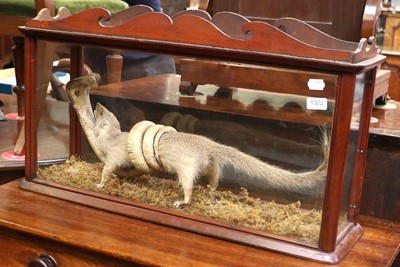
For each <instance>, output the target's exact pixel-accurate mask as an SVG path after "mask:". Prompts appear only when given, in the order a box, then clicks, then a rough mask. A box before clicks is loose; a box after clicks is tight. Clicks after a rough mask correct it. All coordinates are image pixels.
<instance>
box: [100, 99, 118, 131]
mask: <svg viewBox="0 0 400 267" xmlns="http://www.w3.org/2000/svg"><path fill="white" fill-rule="evenodd" d="M94 117H95V121H96V122H95V128H96V129H97V130H99V131H102V130H104V131H108V130H113V129H114V130H113V131H115V130H116V129H118V130H121V125H120V124H119V121H118V120H117V118H116V117H115V116H114V114H113V113H111V112H110V111H109V110H108V109H107V108H106V107H104V106H103V105H102V104H100V103H97V104H96V109H95V110H94Z"/></svg>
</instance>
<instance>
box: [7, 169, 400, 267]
mask: <svg viewBox="0 0 400 267" xmlns="http://www.w3.org/2000/svg"><path fill="white" fill-rule="evenodd" d="M0 174H2V173H0ZM3 176H4V173H3ZM18 184H19V181H18V180H15V181H12V182H9V183H6V184H3V185H1V186H0V199H1V202H0V228H5V229H10V230H13V231H18V232H20V233H26V234H32V235H34V236H37V237H41V238H44V239H46V240H52V241H55V242H58V243H63V244H67V245H71V246H73V247H76V248H79V249H87V250H90V251H92V252H95V253H100V254H102V255H107V256H111V257H118V258H120V259H123V260H125V261H127V262H135V263H139V264H144V265H147V266H257V267H258V266H283V267H284V266H291V267H293V266H309V267H317V266H335V265H326V264H321V263H317V262H312V261H308V260H303V259H298V258H295V257H291V256H285V255H282V254H279V253H274V252H270V251H266V250H261V249H257V248H253V247H248V246H244V245H240V244H236V243H231V242H227V241H223V240H219V239H214V238H210V237H207V236H203V235H198V234H194V233H190V232H185V231H181V230H177V229H172V228H168V227H165V226H161V225H157V224H152V223H147V222H144V221H140V220H135V219H131V218H127V217H124V216H120V215H116V214H112V213H109V212H104V211H100V210H97V209H93V208H89V207H85V206H83V205H79V204H73V203H70V202H67V201H63V200H59V199H56V198H53V197H48V196H43V195H39V194H35V193H32V192H28V191H24V190H21V189H19V188H18ZM361 224H362V225H363V228H364V230H365V233H364V235H363V237H362V238H361V240H360V241H359V242H358V243H357V244H356V245H355V247H354V248H353V250H352V251H351V252H350V254H349V255H348V256H347V257H346V258H345V259H344V261H343V262H342V263H341V264H340V265H336V266H365V267H368V266H371V267H372V266H373V267H379V266H390V265H391V263H392V262H393V260H394V259H395V257H396V255H397V253H398V252H399V244H400V223H399V222H393V221H386V220H381V219H375V218H371V217H365V216H362V217H361ZM116 255H118V256H116Z"/></svg>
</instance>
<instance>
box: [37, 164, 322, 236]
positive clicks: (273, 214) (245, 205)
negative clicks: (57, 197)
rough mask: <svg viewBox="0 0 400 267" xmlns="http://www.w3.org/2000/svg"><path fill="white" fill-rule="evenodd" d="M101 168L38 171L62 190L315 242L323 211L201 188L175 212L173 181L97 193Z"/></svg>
mask: <svg viewBox="0 0 400 267" xmlns="http://www.w3.org/2000/svg"><path fill="white" fill-rule="evenodd" d="M102 167H103V165H102V164H101V163H95V164H93V163H88V162H85V161H82V160H78V159H76V158H74V157H71V158H70V159H69V160H67V161H66V162H65V163H64V164H60V165H52V166H49V167H44V168H41V169H40V171H39V175H40V176H39V177H40V178H41V179H43V180H47V181H52V182H56V183H59V184H62V185H66V186H71V187H75V188H80V189H85V190H91V191H96V192H100V193H104V194H107V195H111V196H115V197H119V198H123V199H127V200H133V201H135V202H140V203H145V204H148V205H154V206H158V207H163V208H168V209H173V210H177V211H180V212H183V213H187V214H192V215H198V216H202V217H206V218H210V219H215V220H219V221H223V222H227V223H229V224H233V225H240V226H245V227H249V228H252V229H257V230H261V231H265V232H269V233H273V234H277V235H284V236H289V237H294V238H298V239H301V240H303V241H305V242H312V243H315V242H317V241H318V237H319V232H320V225H321V217H322V212H321V211H319V210H304V209H301V204H300V202H295V203H292V204H286V205H282V204H277V203H274V202H263V201H261V200H260V199H258V198H254V197H251V196H249V194H248V192H247V190H246V189H244V188H242V189H241V191H240V192H239V193H237V194H235V193H232V192H230V191H220V190H218V189H217V191H215V192H213V193H211V191H210V190H209V189H208V188H206V187H203V186H200V185H196V186H195V187H194V188H193V196H192V203H191V204H190V205H188V206H185V207H183V208H182V207H181V208H175V207H173V203H174V202H175V201H177V200H180V199H182V198H183V192H182V190H181V188H180V187H179V184H178V182H177V181H175V180H170V179H162V178H156V177H154V176H151V175H143V176H140V177H129V178H119V177H117V176H113V177H111V178H110V179H109V181H108V182H107V184H106V186H105V187H104V188H102V189H99V188H97V187H96V184H97V183H99V181H100V177H101V170H102Z"/></svg>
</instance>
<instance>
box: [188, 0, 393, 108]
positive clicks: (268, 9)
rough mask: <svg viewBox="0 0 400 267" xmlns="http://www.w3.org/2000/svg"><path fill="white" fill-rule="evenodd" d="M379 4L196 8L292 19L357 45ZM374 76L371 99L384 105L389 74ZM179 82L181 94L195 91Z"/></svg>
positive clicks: (212, 1)
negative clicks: (375, 82)
mask: <svg viewBox="0 0 400 267" xmlns="http://www.w3.org/2000/svg"><path fill="white" fill-rule="evenodd" d="M380 5H381V0H366V1H364V0H358V1H352V2H349V1H346V0H339V1H336V0H329V1H318V0H301V1H296V2H293V1H291V0H284V1H271V0H259V1H257V4H256V5H255V4H254V1H252V0H201V1H200V5H199V9H203V10H207V12H209V13H210V14H211V15H213V14H216V13H218V12H221V11H230V12H235V13H238V14H241V15H243V16H245V17H246V18H248V19H250V20H257V21H265V22H267V23H270V24H272V25H273V24H274V23H275V21H277V20H279V19H281V18H284V17H293V18H297V19H300V20H302V21H304V22H307V23H308V24H310V25H312V26H314V27H316V28H317V29H319V30H321V31H323V32H325V33H326V34H329V35H331V36H334V37H336V38H339V39H341V40H346V41H353V42H358V41H359V40H360V39H361V38H367V39H368V38H370V37H371V36H375V35H376V27H377V25H376V24H377V20H378V16H379V15H380V10H381V6H380ZM282 30H284V29H282ZM377 76H378V80H379V83H377V84H376V85H375V91H374V100H376V101H377V102H378V103H386V102H387V100H388V88H389V77H390V72H380V71H378V74H377ZM392 80H393V78H392ZM182 81H183V83H182V85H181V87H182V91H184V92H191V91H194V90H195V89H194V88H195V87H196V84H195V83H192V82H191V81H190V79H187V78H186V77H185V76H184V75H182Z"/></svg>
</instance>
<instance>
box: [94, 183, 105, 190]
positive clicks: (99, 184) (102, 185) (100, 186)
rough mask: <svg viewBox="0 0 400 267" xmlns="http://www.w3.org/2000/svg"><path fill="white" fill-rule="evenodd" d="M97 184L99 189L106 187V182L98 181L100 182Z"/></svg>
mask: <svg viewBox="0 0 400 267" xmlns="http://www.w3.org/2000/svg"><path fill="white" fill-rule="evenodd" d="M96 186H97V188H98V189H102V188H104V184H103V183H98V184H96Z"/></svg>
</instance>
